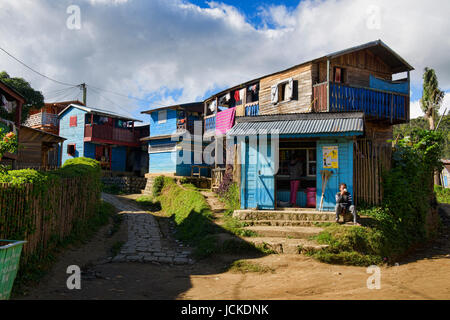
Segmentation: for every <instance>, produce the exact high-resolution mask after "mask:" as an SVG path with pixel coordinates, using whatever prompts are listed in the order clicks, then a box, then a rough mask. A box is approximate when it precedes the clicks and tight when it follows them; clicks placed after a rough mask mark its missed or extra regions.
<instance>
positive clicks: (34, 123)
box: [24, 100, 83, 135]
mask: <svg viewBox="0 0 450 320" xmlns="http://www.w3.org/2000/svg"><path fill="white" fill-rule="evenodd" d="M71 104H77V105H80V106H82V105H83V103H82V102H80V101H78V100H75V101H61V102H51V103H46V104H45V105H44V107H42V108H39V109H31V110H30V112H29V115H28V118H27V120H26V121H25V123H24V125H26V126H27V127H30V128H33V129H38V130H42V131H45V132H49V133H52V134H56V135H57V134H59V119H58V114H59V113H60V112H61V111H63V110H64V109H65V108H67V107H68V106H69V105H71Z"/></svg>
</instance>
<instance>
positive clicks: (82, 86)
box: [80, 83, 87, 106]
mask: <svg viewBox="0 0 450 320" xmlns="http://www.w3.org/2000/svg"><path fill="white" fill-rule="evenodd" d="M80 88H81V90H83V104H84V105H85V106H86V105H87V104H86V100H87V89H86V83H82V84H80Z"/></svg>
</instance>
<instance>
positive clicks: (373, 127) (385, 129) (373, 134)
mask: <svg viewBox="0 0 450 320" xmlns="http://www.w3.org/2000/svg"><path fill="white" fill-rule="evenodd" d="M365 133H366V138H367V139H370V140H372V141H374V142H377V144H380V143H381V144H383V143H386V142H387V141H388V140H392V139H393V126H392V125H390V124H386V123H380V122H375V121H366V123H365Z"/></svg>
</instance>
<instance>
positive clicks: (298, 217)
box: [233, 210, 335, 222]
mask: <svg viewBox="0 0 450 320" xmlns="http://www.w3.org/2000/svg"><path fill="white" fill-rule="evenodd" d="M233 217H235V218H237V219H239V220H243V221H249V220H251V221H255V220H287V221H311V222H332V221H334V219H335V214H334V213H331V212H320V211H314V210H308V211H306V210H304V211H287V210H236V211H234V213H233Z"/></svg>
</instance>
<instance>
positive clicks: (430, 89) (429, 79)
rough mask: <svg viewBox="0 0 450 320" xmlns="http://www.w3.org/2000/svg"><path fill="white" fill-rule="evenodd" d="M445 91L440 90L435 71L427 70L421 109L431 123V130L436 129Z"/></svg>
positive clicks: (424, 74) (424, 75)
mask: <svg viewBox="0 0 450 320" xmlns="http://www.w3.org/2000/svg"><path fill="white" fill-rule="evenodd" d="M444 95H445V93H444V91H441V90H440V89H439V82H438V79H437V76H436V72H435V71H434V69H431V68H428V67H426V68H425V71H424V73H423V94H422V99H420V107H421V108H422V111H423V112H424V113H425V118H426V119H428V122H429V123H430V130H434V129H435V120H436V116H437V115H438V111H439V108H440V107H441V104H442V100H443V99H444Z"/></svg>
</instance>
